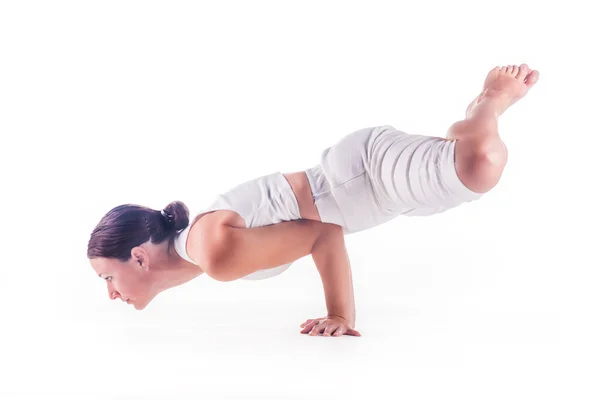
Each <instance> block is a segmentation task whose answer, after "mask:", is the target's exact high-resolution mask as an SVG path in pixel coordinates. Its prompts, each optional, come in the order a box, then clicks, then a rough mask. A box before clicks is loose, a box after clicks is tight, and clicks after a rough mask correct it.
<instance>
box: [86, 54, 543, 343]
mask: <svg viewBox="0 0 600 400" xmlns="http://www.w3.org/2000/svg"><path fill="white" fill-rule="evenodd" d="M538 78H539V73H538V72H537V71H535V70H531V69H529V67H528V66H527V65H526V64H522V65H521V66H519V67H517V66H516V65H512V66H506V67H502V68H500V67H496V68H494V69H493V70H492V71H490V72H489V74H488V76H487V78H486V80H485V82H484V85H483V91H482V92H481V93H480V94H479V95H478V96H477V97H476V98H475V99H474V100H473V102H472V103H471V104H470V105H469V106H468V108H467V111H466V118H465V119H464V120H462V121H458V122H456V123H454V124H453V125H452V126H451V127H450V129H449V130H448V133H447V137H446V139H444V138H439V137H430V136H421V135H409V134H407V133H404V132H401V131H398V130H396V129H394V128H393V127H391V126H388V125H386V126H380V127H372V128H366V129H361V130H358V131H356V132H353V133H351V134H349V135H347V136H345V137H344V138H342V139H341V140H340V141H339V142H338V143H337V144H335V145H334V146H332V147H329V148H327V149H326V150H324V151H323V153H322V155H321V162H320V164H319V165H317V166H314V167H313V168H309V169H307V170H305V171H301V172H296V173H289V174H282V173H280V172H277V173H273V174H270V175H266V176H262V177H259V178H257V179H253V180H251V181H248V182H245V183H242V184H240V185H238V186H236V187H234V188H233V189H231V190H230V191H228V192H227V193H225V194H221V195H219V196H217V198H216V200H215V202H214V203H213V204H211V205H210V206H209V207H207V208H206V209H204V210H202V212H200V213H199V214H197V215H196V216H195V218H194V220H193V221H192V223H191V224H189V210H188V208H187V207H186V206H185V205H184V204H183V203H181V202H179V201H175V202H172V203H171V204H169V205H168V206H167V207H166V208H165V209H164V210H161V211H155V210H152V209H149V208H146V207H141V206H138V205H132V204H126V205H121V206H118V207H115V208H114V209H112V210H110V211H109V212H108V213H107V214H106V215H105V216H104V217H103V218H102V220H101V221H100V223H99V224H98V226H96V228H95V229H94V231H93V232H92V234H91V238H90V241H89V243H88V254H87V255H88V258H89V259H90V262H91V265H92V267H93V269H94V270H95V271H96V273H97V274H98V276H100V278H102V279H104V280H105V281H106V284H107V287H108V294H109V296H110V298H111V299H116V298H120V299H121V300H122V301H126V302H127V303H129V304H133V305H134V306H135V308H136V309H138V310H142V309H144V308H145V307H146V306H147V305H148V303H149V302H150V301H151V300H152V299H153V298H154V297H155V296H156V295H157V294H159V293H160V292H162V291H163V290H166V289H169V288H172V287H175V286H178V285H181V284H183V283H185V282H188V281H190V280H191V279H194V278H196V277H197V276H199V275H201V274H203V273H206V274H207V275H208V276H210V277H211V278H213V279H217V280H220V281H232V280H235V279H239V278H242V279H264V278H268V277H272V276H275V275H278V274H280V273H281V272H283V271H284V270H286V269H287V268H289V266H290V264H291V263H292V262H293V261H295V260H297V259H299V258H301V257H304V256H306V255H308V254H311V255H312V257H313V260H314V261H315V264H316V266H317V269H318V271H319V274H320V276H321V279H322V281H323V288H324V290H325V298H326V305H327V311H328V315H327V316H326V317H323V318H317V319H309V320H308V321H306V322H305V323H303V324H302V325H301V328H303V329H302V330H301V333H309V332H310V334H311V335H318V334H323V335H324V336H332V335H333V336H340V335H344V334H348V335H355V336H360V333H359V332H358V331H356V330H355V329H354V323H355V317H356V316H355V309H354V294H353V288H352V273H351V270H350V262H349V260H348V255H347V252H346V248H345V245H344V235H347V234H350V233H354V232H358V231H361V230H365V229H369V228H372V227H374V226H377V225H380V224H383V223H385V222H387V221H390V220H392V219H394V218H396V217H397V216H398V215H407V216H416V215H431V214H436V213H440V212H443V211H445V210H447V209H449V208H451V207H456V206H458V205H460V204H462V203H464V202H470V201H473V200H475V199H478V198H480V197H481V196H482V195H483V193H485V192H487V191H489V190H490V189H491V188H493V187H494V186H495V185H496V184H497V183H498V181H499V179H500V176H501V174H502V171H503V169H504V166H505V164H506V161H507V157H508V153H507V149H506V146H505V145H504V143H503V142H502V140H501V139H500V136H499V135H498V117H499V116H500V115H501V114H502V113H503V112H504V111H505V110H506V109H507V108H508V107H509V106H511V105H512V104H514V103H515V102H516V101H518V100H519V99H521V98H522V97H523V96H524V95H525V94H526V93H527V92H528V90H529V89H530V88H531V87H532V86H533V85H534V84H535V83H536V82H537V80H538Z"/></svg>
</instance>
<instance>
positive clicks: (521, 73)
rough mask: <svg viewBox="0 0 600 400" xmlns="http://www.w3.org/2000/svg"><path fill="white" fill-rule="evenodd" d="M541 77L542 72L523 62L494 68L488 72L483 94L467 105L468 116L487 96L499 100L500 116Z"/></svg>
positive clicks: (498, 113)
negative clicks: (519, 64)
mask: <svg viewBox="0 0 600 400" xmlns="http://www.w3.org/2000/svg"><path fill="white" fill-rule="evenodd" d="M539 77H540V73H539V72H538V71H536V70H531V69H530V68H529V67H528V66H527V64H521V66H519V67H517V66H516V65H509V66H506V67H502V68H500V67H496V68H494V69H493V70H491V71H490V72H489V73H488V76H487V78H486V79H485V82H484V84H483V91H482V92H481V94H480V95H479V96H477V98H475V100H473V101H472V102H471V104H469V107H467V113H466V114H467V117H468V116H469V115H470V114H471V112H472V111H473V108H474V107H475V106H476V105H477V104H479V103H480V102H481V101H482V100H483V99H484V98H485V97H488V98H497V99H498V100H499V101H498V109H497V115H498V116H500V115H501V114H502V113H504V111H506V109H507V108H508V107H510V106H512V105H513V104H515V103H516V102H517V101H519V100H520V99H522V98H523V97H524V96H525V95H526V94H527V92H528V91H529V89H531V88H532V87H533V85H535V83H536V82H537V81H538V79H539Z"/></svg>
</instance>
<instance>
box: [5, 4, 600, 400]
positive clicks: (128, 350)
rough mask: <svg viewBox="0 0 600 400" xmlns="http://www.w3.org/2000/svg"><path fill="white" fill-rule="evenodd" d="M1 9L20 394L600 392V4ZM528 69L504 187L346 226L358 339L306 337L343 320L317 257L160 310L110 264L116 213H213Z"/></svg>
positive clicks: (216, 286) (13, 346) (8, 357)
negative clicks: (333, 313)
mask: <svg viewBox="0 0 600 400" xmlns="http://www.w3.org/2000/svg"><path fill="white" fill-rule="evenodd" d="M415 3H416V2H415ZM0 4H1V5H0V134H1V138H2V139H1V140H2V141H1V147H0V151H1V160H0V162H1V163H2V168H1V171H2V172H1V174H2V175H1V176H2V181H1V182H2V188H3V189H2V191H3V195H2V198H1V200H0V201H1V202H2V204H1V209H0V211H1V213H2V217H1V218H2V229H1V232H2V233H1V235H2V239H1V241H0V243H1V246H2V258H1V264H2V270H1V276H0V296H1V297H0V301H1V302H0V307H1V309H0V310H1V314H2V319H1V322H0V370H1V371H0V397H1V398H2V399H54V398H56V399H59V398H60V399H67V398H68V399H70V398H73V399H75V398H77V399H162V398H165V399H166V398H169V399H170V398H177V399H192V398H194V399H196V398H208V399H240V398H243V399H254V398H257V399H258V398H260V399H329V398H335V399H366V398H371V397H370V396H377V398H378V399H400V398H402V399H449V398H460V399H486V400H489V399H508V398H510V399H549V398H553V399H554V398H556V399H567V398H576V399H597V398H598V397H599V396H600V388H599V387H598V381H597V380H598V376H599V375H600V367H599V364H600V361H599V360H600V358H599V357H600V346H599V344H598V343H599V339H600V328H599V324H598V317H599V313H598V307H599V304H600V296H599V293H600V290H599V289H600V288H599V283H600V279H599V278H600V272H599V269H598V267H599V266H600V265H599V263H598V256H597V254H596V249H597V240H598V234H597V230H596V228H597V226H598V223H599V222H600V220H599V216H598V214H599V213H598V204H599V200H600V199H599V197H598V172H599V167H598V146H599V145H600V140H599V139H598V136H599V134H600V130H599V129H598V119H597V115H598V114H597V113H598V111H597V110H598V106H599V103H600V101H599V93H600V91H599V89H600V85H599V82H598V81H599V79H598V72H597V71H598V69H599V67H600V65H599V63H598V51H597V50H598V46H597V37H599V34H600V32H599V31H598V28H596V27H595V26H597V19H596V14H595V13H594V12H592V9H591V5H592V2H588V1H585V2H584V1H569V2H568V5H564V6H563V5H560V6H558V5H553V4H555V2H548V3H541V2H540V3H539V4H534V3H533V2H523V1H520V0H518V1H502V2H498V1H493V2H492V1H452V2H441V1H440V2H418V5H415V4H413V2H411V5H410V6H407V5H404V4H402V3H401V2H387V3H384V2H374V1H368V2H366V1H365V2H360V3H351V2H348V1H343V2H342V1H340V2H326V1H302V2H282V1H269V2H266V1H252V2H245V1H239V2H232V1H220V2H211V4H208V3H201V2H174V1H171V2H154V1H136V2H133V1H101V2H89V1H87V2H84V1H71V2H66V1H53V2H30V1H18V2H17V1H11V2H9V1H6V2H2V3H0ZM594 37H595V38H596V39H594ZM523 62H525V63H528V64H529V66H530V67H531V68H534V69H537V70H539V71H540V74H541V76H540V81H539V83H538V84H537V86H536V87H535V88H534V89H533V90H531V92H530V93H529V95H528V96H527V97H525V98H524V99H522V100H521V101H520V102H518V103H517V104H516V105H515V106H514V107H513V108H511V109H509V110H508V111H507V112H506V114H505V115H504V116H503V117H502V119H501V121H500V133H501V136H502V138H503V140H504V142H505V143H506V145H507V147H508V149H509V161H508V165H507V166H506V169H505V171H504V174H503V176H502V179H501V181H500V183H499V184H498V185H497V186H496V187H495V188H494V189H493V190H492V191H490V192H489V193H487V194H486V195H484V196H483V197H482V199H481V200H479V201H476V202H472V203H469V204H465V205H462V206H460V207H458V208H455V209H451V210H449V211H447V212H445V213H442V214H438V215H435V216H431V217H413V218H408V217H400V218H398V219H395V220H393V221H391V222H389V223H388V224H385V225H381V226H379V227H376V228H374V229H371V230H369V231H363V232H359V233H356V234H353V235H350V236H346V245H347V248H348V253H349V255H350V259H351V262H352V269H353V276H354V285H355V296H356V310H357V321H356V329H357V330H359V331H360V332H361V334H362V335H363V336H362V337H360V338H356V337H351V336H344V337H342V338H327V337H321V336H319V337H309V336H308V335H301V334H300V333H299V332H300V330H301V329H300V324H301V323H302V322H304V321H305V320H306V319H309V318H317V317H322V316H324V315H325V313H326V309H325V302H324V294H323V291H322V286H321V282H320V279H319V275H318V272H317V270H316V268H315V266H314V263H313V261H312V258H311V257H305V258H303V259H300V260H298V261H296V262H295V263H294V265H293V266H292V268H290V269H289V270H288V271H286V272H285V273H284V274H282V275H279V276H278V277H275V278H272V279H268V280H265V281H235V282H230V283H223V282H218V281H214V280H211V279H210V278H208V277H207V276H205V275H203V276H201V277H199V278H198V279H196V280H194V281H191V282H189V283H187V284H185V285H182V286H180V287H177V288H174V289H171V290H169V291H167V292H164V293H162V294H160V295H159V296H158V297H157V298H155V299H154V300H153V302H152V303H150V305H149V306H148V307H147V308H146V309H145V310H144V311H136V310H135V309H134V308H133V306H128V305H126V304H125V303H122V302H120V301H118V302H114V301H109V298H108V294H107V290H106V286H105V284H104V282H103V281H102V280H100V279H99V278H98V277H97V276H96V275H95V274H94V271H93V270H92V268H91V266H90V264H89V261H88V260H87V257H86V248H87V247H86V246H87V242H88V240H89V235H90V233H91V231H92V230H93V228H94V226H95V225H96V224H97V223H98V221H99V220H100V218H101V217H102V216H103V215H104V214H105V213H106V212H107V211H108V210H110V209H111V208H113V207H115V206H117V205H119V204H123V203H136V204H142V205H145V206H148V207H151V208H154V209H157V210H160V209H162V208H163V207H165V206H166V205H167V204H168V203H169V202H171V201H173V200H181V201H184V202H185V203H186V204H187V205H188V207H189V208H190V210H191V212H192V214H193V213H194V212H195V211H197V210H199V209H201V208H202V207H205V206H207V205H208V204H209V203H210V202H212V201H213V200H214V198H215V196H216V195H217V194H218V193H222V192H225V191H227V190H229V189H230V188H231V187H233V186H235V185H237V184H238V183H241V182H244V181H247V180H249V179H253V178H255V177H258V176H261V175H265V174H269V173H273V172H276V171H281V172H293V171H301V170H304V169H307V168H309V167H312V166H314V165H316V164H317V163H318V162H319V156H320V154H321V151H322V150H323V149H324V148H326V147H329V146H331V145H333V144H335V143H336V142H337V141H338V140H339V139H341V138H342V137H343V136H344V135H346V134H348V133H350V132H353V131H355V130H357V129H361V128H364V127H369V126H378V125H388V124H389V125H392V126H394V127H396V128H397V129H400V130H403V131H405V132H408V133H414V134H425V135H431V136H440V137H444V136H445V134H446V130H447V128H448V127H449V126H450V125H451V124H452V123H453V122H455V121H457V120H459V119H462V118H463V117H464V111H465V109H466V107H467V105H468V104H469V102H470V101H471V100H472V99H473V98H474V97H475V96H476V95H477V94H478V93H479V91H480V90H481V85H482V83H483V80H484V78H485V76H486V74H487V72H488V71H489V70H490V69H491V68H493V67H495V66H497V65H498V66H501V65H506V64H509V65H510V64H517V65H519V64H521V63H523ZM192 216H193V215H192Z"/></svg>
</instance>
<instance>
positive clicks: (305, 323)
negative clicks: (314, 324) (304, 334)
mask: <svg viewBox="0 0 600 400" xmlns="http://www.w3.org/2000/svg"><path fill="white" fill-rule="evenodd" d="M311 321H312V319H307V320H306V322H304V323H303V324H302V325H300V328H304V327H305V326H306V325H307V324H309V323H310V322H311Z"/></svg>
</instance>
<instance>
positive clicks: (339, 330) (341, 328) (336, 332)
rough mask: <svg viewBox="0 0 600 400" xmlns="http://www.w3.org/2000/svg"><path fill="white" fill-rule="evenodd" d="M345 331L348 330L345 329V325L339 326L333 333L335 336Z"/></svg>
mask: <svg viewBox="0 0 600 400" xmlns="http://www.w3.org/2000/svg"><path fill="white" fill-rule="evenodd" d="M345 331H346V330H345V329H344V327H343V326H340V327H339V328H337V330H336V331H335V333H334V334H333V336H342V335H343V334H344V332H345Z"/></svg>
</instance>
